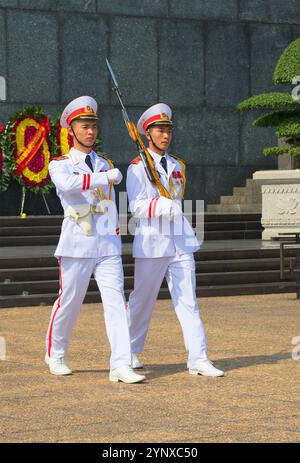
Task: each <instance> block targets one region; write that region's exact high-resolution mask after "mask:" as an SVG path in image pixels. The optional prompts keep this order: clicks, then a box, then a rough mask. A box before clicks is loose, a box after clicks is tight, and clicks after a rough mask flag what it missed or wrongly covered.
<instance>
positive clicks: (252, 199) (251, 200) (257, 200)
mask: <svg viewBox="0 0 300 463" xmlns="http://www.w3.org/2000/svg"><path fill="white" fill-rule="evenodd" d="M220 204H241V205H246V204H249V205H251V204H261V196H260V195H248V194H246V195H243V196H236V195H234V196H221V197H220Z"/></svg>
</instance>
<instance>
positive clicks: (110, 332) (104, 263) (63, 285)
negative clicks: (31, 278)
mask: <svg viewBox="0 0 300 463" xmlns="http://www.w3.org/2000/svg"><path fill="white" fill-rule="evenodd" d="M59 268H60V292H59V296H58V299H57V300H56V301H55V303H54V305H53V309H52V313H51V317H50V323H49V327H48V331H47V335H46V349H47V352H48V355H49V357H54V358H59V357H64V356H65V355H66V353H67V349H68V345H69V341H70V337H71V333H72V330H73V327H74V325H75V322H76V319H77V316H78V314H79V310H80V306H81V304H82V302H83V299H84V297H85V294H86V292H87V288H88V285H89V281H90V278H91V275H92V274H94V277H95V279H96V282H97V285H98V288H99V290H100V293H101V298H102V303H103V308H104V319H105V326H106V333H107V336H108V339H109V342H110V347H111V357H110V368H111V369H114V368H118V367H120V366H122V365H131V351H130V338H129V330H128V324H127V317H126V306H125V298H124V274H123V267H122V260H121V257H120V256H107V257H101V258H95V259H93V258H80V259H78V258H74V257H60V258H59Z"/></svg>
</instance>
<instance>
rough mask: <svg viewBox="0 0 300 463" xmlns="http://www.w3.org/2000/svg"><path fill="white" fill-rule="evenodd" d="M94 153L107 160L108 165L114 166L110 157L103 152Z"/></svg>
mask: <svg viewBox="0 0 300 463" xmlns="http://www.w3.org/2000/svg"><path fill="white" fill-rule="evenodd" d="M96 154H97V156H98V157H99V158H102V159H104V160H105V161H107V162H108V164H109V165H110V166H112V167H113V166H114V163H113V161H112V160H111V159H109V158H108V157H107V156H106V155H105V154H103V153H101V154H99V153H96Z"/></svg>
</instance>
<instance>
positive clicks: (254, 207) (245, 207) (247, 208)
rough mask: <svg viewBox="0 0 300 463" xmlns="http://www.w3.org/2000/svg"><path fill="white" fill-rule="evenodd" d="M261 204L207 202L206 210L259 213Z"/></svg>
mask: <svg viewBox="0 0 300 463" xmlns="http://www.w3.org/2000/svg"><path fill="white" fill-rule="evenodd" d="M261 209H262V206H261V204H209V205H208V206H207V210H208V212H227V213H228V212H247V213H251V212H253V213H256V214H261Z"/></svg>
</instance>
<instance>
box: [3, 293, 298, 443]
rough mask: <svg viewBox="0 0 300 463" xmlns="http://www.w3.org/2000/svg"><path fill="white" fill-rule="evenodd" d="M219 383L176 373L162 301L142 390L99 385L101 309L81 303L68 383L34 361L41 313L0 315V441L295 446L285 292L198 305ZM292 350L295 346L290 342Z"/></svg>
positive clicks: (175, 329)
mask: <svg viewBox="0 0 300 463" xmlns="http://www.w3.org/2000/svg"><path fill="white" fill-rule="evenodd" d="M199 303H200V306H201V312H202V318H203V321H204V323H205V327H206V332H207V339H208V348H209V353H210V358H211V360H213V361H214V363H215V365H216V366H217V367H219V368H222V369H224V370H225V371H226V376H225V377H223V378H205V377H201V376H198V377H194V376H191V375H189V374H188V372H187V370H186V353H185V351H184V346H183V341H182V335H181V329H180V326H179V324H178V322H177V320H176V316H175V314H174V311H173V310H172V308H171V302H170V301H168V300H164V301H159V302H158V303H157V305H156V308H155V312H154V315H153V319H152V324H151V329H150V332H149V336H148V340H147V344H146V348H145V351H144V355H143V356H142V358H143V360H144V362H145V370H144V371H145V374H146V376H147V382H145V383H143V384H137V385H125V384H121V383H110V382H109V381H108V360H109V345H108V342H107V338H106V334H105V327H104V321H103V311H102V306H101V305H100V304H99V305H98V304H87V305H84V306H83V308H82V311H81V313H80V316H79V319H78V322H77V325H76V328H75V331H74V334H73V338H72V342H71V345H70V351H69V365H70V367H71V368H72V369H73V371H74V374H73V375H72V376H70V377H55V376H52V375H50V374H49V373H48V370H47V367H46V365H45V364H44V362H43V357H44V335H45V331H46V329H47V325H48V320H49V316H50V310H51V308H50V307H33V308H15V309H1V310H0V336H2V339H3V338H4V339H5V341H6V352H7V355H6V360H0V382H1V388H0V402H1V412H0V442H104V443H108V442H111V443H116V442H121V443H125V442H131V443H132V442H134V443H135V442H156V443H160V442H179V443H180V442H182V443H192V442H299V441H300V431H299V429H300V426H299V424H300V423H299V421H300V420H299V408H300V407H299V406H300V395H299V374H300V361H296V360H293V359H292V350H293V349H295V355H296V357H297V356H299V357H300V348H299V349H298V351H299V353H297V352H298V351H297V346H295V345H292V339H293V338H295V337H296V336H300V301H297V300H296V299H295V296H294V294H276V295H263V296H235V297H223V298H219V297H215V298H207V299H201V300H200V301H199ZM298 344H300V342H298Z"/></svg>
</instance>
